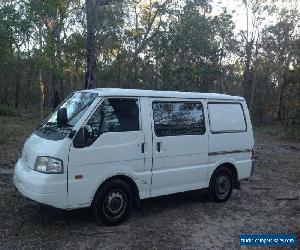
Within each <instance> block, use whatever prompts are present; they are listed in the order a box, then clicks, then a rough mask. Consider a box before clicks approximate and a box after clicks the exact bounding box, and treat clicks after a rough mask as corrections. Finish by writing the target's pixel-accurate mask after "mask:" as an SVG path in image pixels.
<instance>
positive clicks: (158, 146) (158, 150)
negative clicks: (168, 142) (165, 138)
mask: <svg viewBox="0 0 300 250" xmlns="http://www.w3.org/2000/svg"><path fill="white" fill-rule="evenodd" d="M160 144H161V143H160V142H157V143H156V150H157V152H160V146H161V145H160Z"/></svg>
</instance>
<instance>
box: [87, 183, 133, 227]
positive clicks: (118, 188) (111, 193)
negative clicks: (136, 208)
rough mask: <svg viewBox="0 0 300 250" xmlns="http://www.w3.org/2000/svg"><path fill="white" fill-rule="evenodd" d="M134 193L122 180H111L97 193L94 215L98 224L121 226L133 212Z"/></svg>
mask: <svg viewBox="0 0 300 250" xmlns="http://www.w3.org/2000/svg"><path fill="white" fill-rule="evenodd" d="M132 203H133V199H132V191H131V189H130V187H129V185H128V184H127V183H126V182H124V181H122V180H111V181H109V182H107V183H105V184H104V186H103V187H101V189H100V190H99V191H98V192H97V194H96V196H95V199H94V202H93V205H92V210H93V215H94V217H95V219H96V221H97V222H98V223H100V224H101V222H102V223H104V224H106V225H118V224H120V223H121V222H122V221H123V220H124V219H125V218H126V217H127V216H128V215H129V214H130V212H131V209H132Z"/></svg>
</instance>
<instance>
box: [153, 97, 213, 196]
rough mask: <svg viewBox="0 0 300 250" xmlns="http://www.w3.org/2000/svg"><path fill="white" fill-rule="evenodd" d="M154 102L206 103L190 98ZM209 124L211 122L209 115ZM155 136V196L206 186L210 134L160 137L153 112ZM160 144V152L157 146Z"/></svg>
mask: <svg viewBox="0 0 300 250" xmlns="http://www.w3.org/2000/svg"><path fill="white" fill-rule="evenodd" d="M149 101H150V105H151V111H152V112H153V109H152V103H153V102H158V101H163V102H166V101H171V102H172V101H180V102H181V101H186V102H190V101H193V102H197V101H199V102H201V103H202V104H203V107H204V109H205V106H206V102H205V101H204V100H189V99H175V100H174V99H168V98H163V99H162V98H153V99H149ZM204 114H205V121H206V120H207V116H206V112H205V110H204ZM151 123H152V133H153V149H152V150H153V167H152V187H151V197H155V196H159V195H166V194H171V193H177V192H184V191H188V190H195V189H199V188H203V187H205V186H206V177H207V157H208V156H207V153H208V132H207V130H206V132H205V133H204V134H203V135H177V136H164V137H158V136H157V135H156V134H155V131H154V120H153V113H151ZM158 143H159V144H160V150H158V148H157V145H158Z"/></svg>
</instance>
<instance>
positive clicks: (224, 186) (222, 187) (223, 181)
mask: <svg viewBox="0 0 300 250" xmlns="http://www.w3.org/2000/svg"><path fill="white" fill-rule="evenodd" d="M216 184H217V185H216V189H217V192H218V193H219V194H226V193H227V192H228V191H229V187H230V184H229V180H228V178H227V176H224V175H220V176H219V177H218V179H217V181H216Z"/></svg>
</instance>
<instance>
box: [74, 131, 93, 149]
mask: <svg viewBox="0 0 300 250" xmlns="http://www.w3.org/2000/svg"><path fill="white" fill-rule="evenodd" d="M88 135H89V131H88V129H87V128H86V127H85V126H84V127H82V128H80V129H79V130H78V132H77V133H76V135H75V138H74V140H73V146H74V147H75V148H84V147H86V146H87V140H88Z"/></svg>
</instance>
